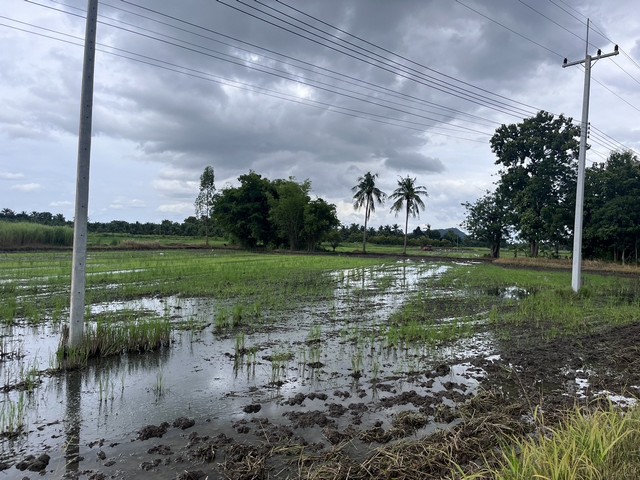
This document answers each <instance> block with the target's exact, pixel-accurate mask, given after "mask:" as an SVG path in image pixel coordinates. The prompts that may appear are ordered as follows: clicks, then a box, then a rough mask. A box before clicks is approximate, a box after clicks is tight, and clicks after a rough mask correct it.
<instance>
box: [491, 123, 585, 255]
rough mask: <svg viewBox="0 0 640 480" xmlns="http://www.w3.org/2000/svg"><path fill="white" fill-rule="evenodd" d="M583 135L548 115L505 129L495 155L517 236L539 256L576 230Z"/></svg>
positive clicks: (493, 143) (499, 132)
mask: <svg viewBox="0 0 640 480" xmlns="http://www.w3.org/2000/svg"><path fill="white" fill-rule="evenodd" d="M579 135H580V129H579V128H578V127H577V126H575V125H573V124H572V122H571V118H565V117H564V116H562V115H560V116H558V117H557V118H554V116H553V115H552V114H550V113H547V112H542V111H541V112H539V113H538V114H537V115H536V116H535V117H531V118H527V119H525V120H524V121H523V122H522V123H519V124H511V125H502V126H501V127H499V128H498V129H497V130H496V133H495V135H494V136H493V137H492V138H491V149H492V151H493V152H494V153H495V154H496V155H497V157H498V159H497V160H496V164H498V165H501V166H502V170H500V181H499V183H498V190H499V194H500V196H501V198H503V199H504V201H505V203H506V205H507V208H508V210H509V211H510V212H511V213H512V215H511V219H510V223H511V224H512V225H513V226H514V228H515V230H516V231H517V232H518V236H519V237H520V238H521V239H523V240H525V241H527V242H529V245H530V254H531V256H533V257H536V256H538V252H539V247H540V243H541V242H549V243H553V244H556V245H557V244H558V243H561V242H565V241H566V240H567V239H568V237H569V234H570V231H571V227H572V225H573V213H574V205H575V181H576V173H577V161H576V159H577V156H578V140H577V138H578V137H579Z"/></svg>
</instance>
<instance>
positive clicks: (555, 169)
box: [463, 112, 640, 263]
mask: <svg viewBox="0 0 640 480" xmlns="http://www.w3.org/2000/svg"><path fill="white" fill-rule="evenodd" d="M579 136H580V128H579V127H578V126H576V125H574V124H573V122H572V119H571V118H566V117H564V116H563V115H559V116H557V117H556V116H554V115H552V114H550V113H547V112H539V113H538V114H537V115H536V116H535V117H531V118H527V119H525V120H524V121H523V122H521V123H519V124H511V125H502V126H501V127H499V128H498V129H497V130H496V133H495V135H493V137H492V138H491V149H492V151H493V152H494V153H495V154H496V157H497V159H496V162H495V163H496V165H499V166H500V170H499V172H498V175H499V178H498V181H497V182H496V188H495V189H494V190H493V191H489V192H487V193H486V194H485V195H484V196H483V197H481V198H480V199H478V200H476V201H475V202H473V203H470V202H467V203H464V204H463V205H464V206H465V207H466V209H467V215H466V220H465V222H464V226H465V227H466V228H467V230H468V231H469V232H470V234H471V235H472V236H473V237H474V238H475V239H477V240H482V241H485V242H487V244H489V245H490V247H491V254H492V256H494V257H498V256H499V255H500V248H501V245H503V244H504V241H505V240H506V239H515V240H517V241H522V242H525V243H526V244H527V245H528V249H527V250H528V251H527V253H528V255H530V256H532V257H536V256H538V255H539V254H540V252H541V249H546V250H548V251H549V252H551V254H552V255H556V256H557V255H558V252H559V250H560V249H561V248H568V247H569V246H570V245H571V244H572V242H573V233H574V232H573V228H574V216H575V199H576V182H577V173H578V160H577V159H578V153H579V141H578V139H579ZM639 240H640V162H639V161H638V158H637V157H636V156H635V155H634V154H633V152H630V151H614V152H611V154H610V155H609V157H608V158H607V159H606V160H605V161H604V162H601V163H594V164H593V165H591V166H589V167H588V168H586V172H585V200H584V216H583V255H584V257H585V258H600V259H610V260H614V261H622V262H626V261H629V260H634V261H635V262H636V263H637V262H638V247H639Z"/></svg>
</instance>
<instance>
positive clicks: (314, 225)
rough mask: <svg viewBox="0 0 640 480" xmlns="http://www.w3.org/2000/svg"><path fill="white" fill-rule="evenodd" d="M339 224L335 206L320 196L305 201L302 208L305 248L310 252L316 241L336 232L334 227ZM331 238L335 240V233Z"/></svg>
mask: <svg viewBox="0 0 640 480" xmlns="http://www.w3.org/2000/svg"><path fill="white" fill-rule="evenodd" d="M339 224H340V221H339V220H338V214H337V212H336V206H335V205H333V204H332V203H327V202H325V201H324V200H323V199H322V198H317V199H315V200H311V201H310V202H309V203H307V205H305V208H304V230H303V232H302V234H303V237H304V239H305V241H306V242H307V250H309V251H310V252H311V251H313V250H315V248H316V245H317V244H318V242H321V241H322V240H323V239H325V238H327V235H329V234H330V233H331V232H336V230H334V229H335V228H336V227H337V226H338V225H339ZM336 233H337V232H336ZM339 235H340V234H338V237H339ZM333 238H334V240H335V238H336V235H335V234H333ZM338 242H339V240H338ZM332 246H333V244H332ZM336 246H337V245H336ZM333 249H334V251H335V247H333Z"/></svg>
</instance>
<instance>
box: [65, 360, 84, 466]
mask: <svg viewBox="0 0 640 480" xmlns="http://www.w3.org/2000/svg"><path fill="white" fill-rule="evenodd" d="M66 384H67V385H66V386H67V388H66V397H67V398H66V405H65V417H64V431H65V437H66V441H65V449H64V453H65V460H66V466H65V470H66V471H67V472H78V469H79V465H80V426H81V395H80V392H81V387H82V373H81V372H80V371H72V372H67V374H66Z"/></svg>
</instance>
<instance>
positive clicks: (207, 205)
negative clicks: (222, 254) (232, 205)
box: [195, 166, 216, 245]
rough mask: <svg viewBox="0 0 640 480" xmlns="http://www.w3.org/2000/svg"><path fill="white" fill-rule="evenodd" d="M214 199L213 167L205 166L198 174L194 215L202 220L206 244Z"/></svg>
mask: <svg viewBox="0 0 640 480" xmlns="http://www.w3.org/2000/svg"><path fill="white" fill-rule="evenodd" d="M215 199H216V185H215V175H214V172H213V167H211V166H207V167H205V169H204V172H202V175H200V193H198V196H197V197H196V201H195V207H196V216H197V217H200V218H202V220H204V231H205V239H206V244H207V245H209V220H210V219H211V216H212V214H213V207H214V204H215Z"/></svg>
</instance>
